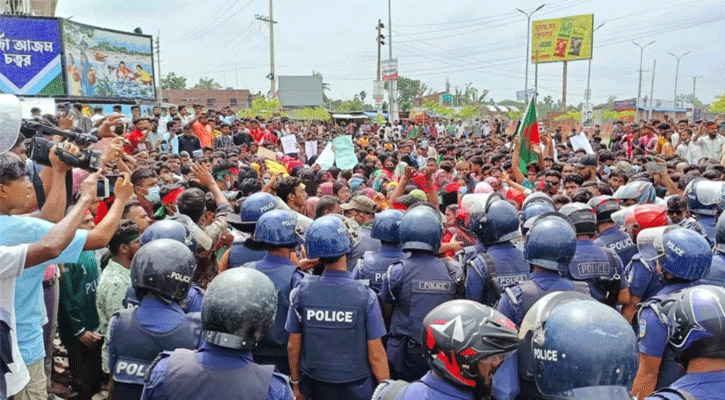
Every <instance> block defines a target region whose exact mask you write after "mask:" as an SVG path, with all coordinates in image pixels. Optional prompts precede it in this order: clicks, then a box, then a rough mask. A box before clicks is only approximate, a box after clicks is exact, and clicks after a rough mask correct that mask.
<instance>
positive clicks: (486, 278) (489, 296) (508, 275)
mask: <svg viewBox="0 0 725 400" xmlns="http://www.w3.org/2000/svg"><path fill="white" fill-rule="evenodd" d="M530 270H531V267H530V266H529V263H528V262H526V260H524V256H523V254H522V252H521V251H520V250H519V249H517V248H516V247H515V246H514V245H513V244H511V242H503V243H496V244H490V245H488V247H487V248H486V251H485V253H481V254H479V255H478V256H477V257H476V258H474V259H473V260H472V261H471V262H468V263H466V298H467V299H469V300H474V301H477V302H479V303H482V304H486V305H488V306H493V305H494V304H496V302H498V300H499V297H500V294H501V293H502V292H503V288H504V287H506V286H508V285H512V284H514V283H516V282H522V281H525V280H528V279H529V272H530ZM491 271H494V273H495V275H496V276H495V279H492V277H491ZM490 281H492V283H493V285H495V287H494V288H491V287H490V283H489V282H490ZM491 289H495V290H491ZM492 292H493V293H492Z"/></svg>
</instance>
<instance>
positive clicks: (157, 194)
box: [143, 186, 161, 203]
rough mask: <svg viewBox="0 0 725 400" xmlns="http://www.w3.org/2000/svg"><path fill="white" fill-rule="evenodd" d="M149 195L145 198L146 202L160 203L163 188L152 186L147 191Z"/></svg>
mask: <svg viewBox="0 0 725 400" xmlns="http://www.w3.org/2000/svg"><path fill="white" fill-rule="evenodd" d="M146 191H147V193H146V194H145V195H144V196H143V197H144V198H145V199H146V200H148V201H149V202H151V203H158V202H160V201H161V188H160V187H158V186H152V187H150V188H148V189H146Z"/></svg>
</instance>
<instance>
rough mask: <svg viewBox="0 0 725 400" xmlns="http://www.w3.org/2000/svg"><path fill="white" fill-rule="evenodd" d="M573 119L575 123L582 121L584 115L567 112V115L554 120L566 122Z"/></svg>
mask: <svg viewBox="0 0 725 400" xmlns="http://www.w3.org/2000/svg"><path fill="white" fill-rule="evenodd" d="M570 119H573V120H575V121H580V120H581V119H582V113H581V111H567V113H566V114H562V115H560V116H558V117H556V118H554V120H555V121H566V120H570Z"/></svg>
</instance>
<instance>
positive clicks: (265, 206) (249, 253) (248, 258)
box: [219, 192, 277, 271]
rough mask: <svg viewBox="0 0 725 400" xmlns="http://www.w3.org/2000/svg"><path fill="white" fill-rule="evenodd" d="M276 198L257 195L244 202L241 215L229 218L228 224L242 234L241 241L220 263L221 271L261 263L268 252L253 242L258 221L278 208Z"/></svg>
mask: <svg viewBox="0 0 725 400" xmlns="http://www.w3.org/2000/svg"><path fill="white" fill-rule="evenodd" d="M276 204H277V203H276V202H275V200H274V196H272V195H271V194H269V193H265V192H259V193H255V194H253V195H251V196H249V197H247V198H246V199H244V201H243V202H242V205H241V207H240V210H239V215H229V216H227V222H228V223H229V224H230V225H231V226H233V227H235V228H236V229H238V230H240V231H241V232H242V234H241V235H239V240H236V239H235V240H234V242H233V243H232V247H230V248H229V250H227V252H226V254H225V257H223V258H222V260H221V261H220V262H219V270H220V271H223V270H226V269H227V268H236V267H240V266H242V265H244V264H246V263H248V262H252V261H259V260H261V259H262V257H264V255H265V254H266V252H265V251H264V250H262V249H260V248H258V247H256V246H255V244H254V242H253V241H252V240H251V236H252V235H253V234H254V228H255V226H256V224H257V220H259V217H261V216H262V214H264V213H266V212H267V211H272V210H274V209H276V208H277V205H276Z"/></svg>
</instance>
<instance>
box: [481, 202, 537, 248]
mask: <svg viewBox="0 0 725 400" xmlns="http://www.w3.org/2000/svg"><path fill="white" fill-rule="evenodd" d="M539 204H545V203H539ZM469 226H470V228H471V230H473V232H474V233H475V234H476V236H478V239H479V240H480V241H481V243H483V244H494V243H501V242H505V241H508V240H513V239H516V238H520V237H521V231H520V230H519V213H518V212H517V211H516V208H515V207H514V206H513V205H511V203H509V202H508V201H505V200H501V199H500V198H498V197H489V201H488V203H487V204H486V207H485V210H484V212H482V213H475V214H473V215H471V221H470V224H469Z"/></svg>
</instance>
